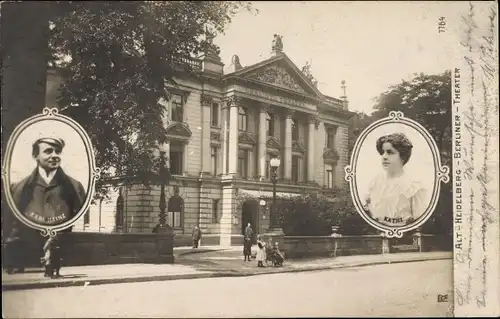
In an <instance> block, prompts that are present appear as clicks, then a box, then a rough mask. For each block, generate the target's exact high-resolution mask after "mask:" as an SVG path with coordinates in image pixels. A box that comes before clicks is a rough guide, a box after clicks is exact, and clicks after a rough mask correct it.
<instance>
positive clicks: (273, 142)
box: [266, 137, 281, 150]
mask: <svg viewBox="0 0 500 319" xmlns="http://www.w3.org/2000/svg"><path fill="white" fill-rule="evenodd" d="M266 147H267V148H270V149H275V150H280V149H281V145H280V143H279V142H278V139H276V137H270V138H269V139H268V140H267V143H266Z"/></svg>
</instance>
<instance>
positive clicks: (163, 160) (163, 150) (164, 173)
mask: <svg viewBox="0 0 500 319" xmlns="http://www.w3.org/2000/svg"><path fill="white" fill-rule="evenodd" d="M158 149H159V150H160V171H159V175H160V181H161V188H160V204H159V205H158V206H159V208H160V214H159V217H160V223H159V225H158V226H159V229H158V232H159V231H160V229H165V226H166V225H167V212H166V210H167V200H166V198H165V186H166V185H168V182H169V179H170V174H169V171H168V167H167V165H166V164H167V158H168V157H167V156H168V155H167V154H168V153H169V151H170V147H169V145H168V144H167V143H163V144H160V146H159V147H158Z"/></svg>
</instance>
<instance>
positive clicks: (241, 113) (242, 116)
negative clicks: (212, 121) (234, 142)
mask: <svg viewBox="0 0 500 319" xmlns="http://www.w3.org/2000/svg"><path fill="white" fill-rule="evenodd" d="M247 124H248V123H247V110H246V109H245V108H244V107H242V106H240V107H239V108H238V129H239V130H240V131H246V130H247Z"/></svg>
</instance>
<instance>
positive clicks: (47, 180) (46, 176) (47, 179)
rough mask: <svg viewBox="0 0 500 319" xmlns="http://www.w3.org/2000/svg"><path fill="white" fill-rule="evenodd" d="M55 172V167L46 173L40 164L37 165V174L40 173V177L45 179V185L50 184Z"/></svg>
mask: <svg viewBox="0 0 500 319" xmlns="http://www.w3.org/2000/svg"><path fill="white" fill-rule="evenodd" d="M56 172H57V169H55V170H53V171H50V172H49V173H48V174H47V172H46V171H45V170H44V169H43V168H41V167H40V166H38V175H40V177H42V178H43V180H44V181H45V183H47V185H49V184H50V182H51V181H52V179H53V178H54V175H56Z"/></svg>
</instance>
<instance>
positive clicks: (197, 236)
mask: <svg viewBox="0 0 500 319" xmlns="http://www.w3.org/2000/svg"><path fill="white" fill-rule="evenodd" d="M200 239H201V229H200V227H198V225H195V226H194V229H193V248H198V245H199V243H200Z"/></svg>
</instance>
